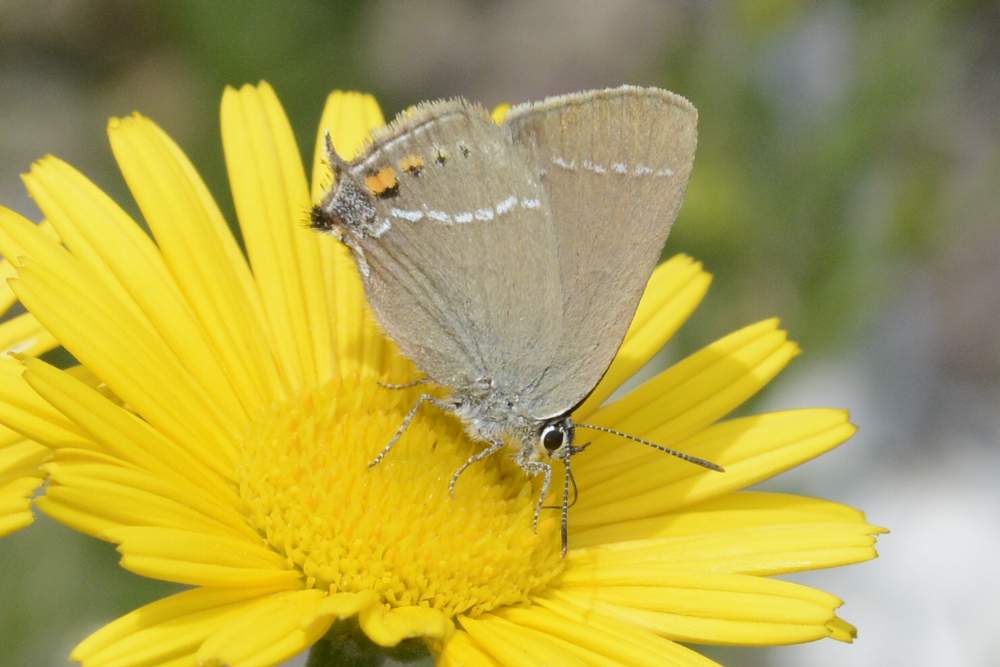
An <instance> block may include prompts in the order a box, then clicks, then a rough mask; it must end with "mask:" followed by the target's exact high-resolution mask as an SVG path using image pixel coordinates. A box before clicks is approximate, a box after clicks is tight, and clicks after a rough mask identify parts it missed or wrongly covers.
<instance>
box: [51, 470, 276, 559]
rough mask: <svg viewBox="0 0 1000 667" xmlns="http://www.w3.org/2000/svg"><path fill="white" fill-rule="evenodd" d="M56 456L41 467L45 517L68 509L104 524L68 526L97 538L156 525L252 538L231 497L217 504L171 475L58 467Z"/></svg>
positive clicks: (213, 499) (193, 487) (253, 535)
mask: <svg viewBox="0 0 1000 667" xmlns="http://www.w3.org/2000/svg"><path fill="white" fill-rule="evenodd" d="M60 454H61V452H57V453H56V461H55V462H53V463H50V464H49V465H47V466H46V470H47V471H48V472H49V476H50V480H51V483H52V485H51V487H50V488H49V490H48V493H46V497H45V498H44V499H42V500H41V506H42V508H43V509H44V510H45V511H46V512H47V513H48V512H49V510H51V509H53V505H54V504H60V505H68V506H71V507H72V508H74V509H75V510H76V511H77V512H80V513H82V514H83V515H85V516H87V517H88V519H90V520H94V521H97V520H101V523H102V524H104V525H105V528H104V529H103V530H101V531H99V532H95V531H93V530H85V529H86V526H74V527H77V528H78V529H80V530H84V532H89V533H91V534H94V535H95V536H96V537H100V536H101V533H103V532H105V531H106V530H107V528H111V527H115V526H157V527H163V528H179V529H184V530H190V531H201V532H209V533H221V534H227V535H230V536H233V537H242V538H243V539H246V540H251V541H256V539H258V536H257V534H256V532H255V531H254V530H253V529H251V528H250V526H249V525H248V524H247V522H246V520H245V519H244V517H243V516H242V515H241V514H240V513H239V512H238V511H237V507H238V499H237V498H236V497H235V496H233V497H232V498H231V499H230V501H229V502H226V503H222V502H219V500H218V499H217V498H215V497H213V496H211V495H210V494H208V493H205V492H204V491H202V490H201V489H200V488H198V487H197V486H195V485H193V484H191V483H190V482H189V481H187V480H186V479H184V478H183V477H179V476H177V475H172V474H166V475H164V474H160V475H153V474H150V473H148V472H146V471H143V470H136V469H131V468H126V467H120V466H113V465H106V464H95V463H82V464H80V463H77V464H63V463H60V462H59V457H60Z"/></svg>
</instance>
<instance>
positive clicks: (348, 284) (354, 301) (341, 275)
mask: <svg viewBox="0 0 1000 667" xmlns="http://www.w3.org/2000/svg"><path fill="white" fill-rule="evenodd" d="M384 124H385V120H384V118H383V117H382V111H381V109H379V106H378V103H377V102H376V101H375V98H373V97H372V96H371V95H363V94H361V93H345V92H340V91H335V92H333V93H331V94H330V96H329V97H328V98H327V100H326V106H325V107H324V109H323V116H322V118H321V120H320V123H319V130H318V132H317V136H316V147H315V152H314V154H313V178H312V199H313V201H314V202H315V201H319V200H320V199H321V198H322V196H323V194H324V193H325V192H326V191H327V190H328V189H329V188H330V185H331V183H332V181H333V176H332V174H331V170H330V165H329V162H328V161H327V157H326V139H325V133H326V132H327V131H329V132H330V138H331V139H332V141H333V145H334V147H335V149H336V151H337V153H338V154H339V155H340V157H342V158H343V159H345V160H351V159H353V158H354V157H355V155H357V153H358V152H359V151H360V150H361V148H362V147H363V146H364V144H365V142H366V141H368V140H369V139H370V137H371V132H372V130H375V129H377V128H380V127H382V126H383V125H384ZM320 252H321V253H322V262H323V268H324V270H325V277H324V279H323V283H324V284H325V285H328V286H331V287H332V289H331V290H330V295H329V296H328V297H327V304H328V306H329V319H330V321H331V322H333V323H334V338H335V341H336V365H337V368H338V371H339V373H340V374H341V375H350V374H352V373H354V372H356V371H357V370H358V369H359V367H368V368H371V369H373V370H374V371H375V374H376V375H383V376H386V377H389V378H391V379H390V382H405V381H407V380H412V379H414V378H415V377H416V375H415V372H414V371H413V369H412V367H411V366H410V364H409V363H408V362H407V361H406V360H405V359H403V357H402V355H400V354H399V352H398V350H397V349H396V347H395V345H394V344H392V343H391V342H389V341H388V339H387V338H386V337H385V336H383V335H382V334H381V332H380V331H379V330H378V328H377V327H376V325H375V321H374V318H373V317H372V314H371V311H370V310H369V308H368V304H367V302H366V300H365V295H364V288H363V287H362V285H361V278H360V277H359V276H358V272H357V268H356V267H355V265H354V259H353V258H352V257H351V254H350V251H349V250H348V249H347V248H346V247H345V246H344V245H343V244H341V243H340V242H339V241H337V240H336V239H334V238H332V237H330V236H328V235H322V236H321V241H320Z"/></svg>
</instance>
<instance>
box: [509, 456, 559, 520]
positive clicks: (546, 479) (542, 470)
mask: <svg viewBox="0 0 1000 667" xmlns="http://www.w3.org/2000/svg"><path fill="white" fill-rule="evenodd" d="M521 451H528V450H527V448H525V449H523V450H521ZM515 461H516V462H517V465H519V466H520V467H521V470H523V471H524V473H525V474H526V475H527V476H528V477H535V476H536V475H541V476H542V490H541V493H539V494H538V501H537V502H536V503H535V514H534V516H533V517H532V519H531V527H532V529H533V530H534V531H535V532H538V517H539V515H541V513H542V507H543V506H544V504H545V498H546V497H547V496H548V495H549V487H550V486H552V466H550V465H549V464H548V463H546V462H545V461H532V460H530V459H528V458H527V457H524V456H519V457H517V458H516V459H515Z"/></svg>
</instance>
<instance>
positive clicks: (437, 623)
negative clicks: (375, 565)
mask: <svg viewBox="0 0 1000 667" xmlns="http://www.w3.org/2000/svg"><path fill="white" fill-rule="evenodd" d="M358 621H359V622H360V624H361V629H362V630H364V632H365V634H366V635H368V638H369V639H371V640H372V641H373V642H375V643H376V644H378V645H379V646H395V645H396V644H398V643H399V642H401V641H403V640H404V639H409V638H411V637H427V638H429V639H445V638H446V637H447V636H448V635H450V634H451V633H452V632H453V631H454V629H455V626H454V625H453V624H452V622H451V620H450V619H449V618H448V617H447V616H445V615H444V614H443V613H441V612H440V611H438V610H437V609H430V608H427V607H415V606H409V607H395V608H392V609H385V608H383V607H382V606H381V605H371V606H369V607H367V608H365V609H363V610H361V614H360V616H359V618H358Z"/></svg>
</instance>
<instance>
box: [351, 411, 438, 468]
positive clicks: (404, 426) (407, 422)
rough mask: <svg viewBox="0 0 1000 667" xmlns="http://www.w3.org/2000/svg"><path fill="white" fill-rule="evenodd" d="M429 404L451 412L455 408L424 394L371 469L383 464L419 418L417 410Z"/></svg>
mask: <svg viewBox="0 0 1000 667" xmlns="http://www.w3.org/2000/svg"><path fill="white" fill-rule="evenodd" d="M428 402H429V403H433V404H434V405H436V406H437V407H439V408H441V409H442V410H451V409H452V408H453V407H454V406H453V405H452V403H450V402H449V401H444V400H441V399H440V398H437V397H435V396H431V395H430V394H422V395H421V396H420V398H418V399H417V402H416V403H414V404H413V407H412V408H410V411H409V412H407V413H406V416H405V417H403V423H402V424H400V425H399V428H397V429H396V433H395V435H393V436H392V439H391V440H390V441H389V444H387V445H386V446H385V447H383V448H382V451H381V452H379V453H378V456H376V457H375V458H373V459H372V460H371V461H369V463H368V467H369V468H374V467H375V466H377V465H378V464H379V463H381V462H382V459H384V458H385V455H386V454H388V453H389V450H390V449H392V447H393V445H395V444H396V443H397V442H398V441H399V439H400V438H401V437H403V433H404V432H405V431H406V429H407V427H409V425H410V422H412V421H413V418H414V417H416V416H417V410H419V409H420V406H421V405H423V404H424V403H428Z"/></svg>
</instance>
